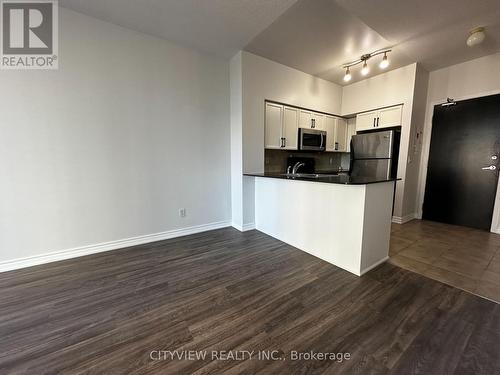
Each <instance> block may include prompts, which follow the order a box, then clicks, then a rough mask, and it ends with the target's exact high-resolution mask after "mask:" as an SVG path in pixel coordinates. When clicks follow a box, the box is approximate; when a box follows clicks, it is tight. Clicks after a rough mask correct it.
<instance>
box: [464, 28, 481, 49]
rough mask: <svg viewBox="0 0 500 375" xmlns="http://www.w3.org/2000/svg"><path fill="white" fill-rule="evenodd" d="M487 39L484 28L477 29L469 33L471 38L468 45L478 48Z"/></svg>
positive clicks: (468, 39)
mask: <svg viewBox="0 0 500 375" xmlns="http://www.w3.org/2000/svg"><path fill="white" fill-rule="evenodd" d="M485 37H486V34H485V33H484V27H476V28H475V29H472V30H471V31H470V32H469V37H468V38H467V45H468V46H469V47H474V46H477V45H478V44H481V43H482V42H483V40H484V38H485Z"/></svg>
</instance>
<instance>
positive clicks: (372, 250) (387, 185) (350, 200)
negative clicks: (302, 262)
mask: <svg viewBox="0 0 500 375" xmlns="http://www.w3.org/2000/svg"><path fill="white" fill-rule="evenodd" d="M245 176H249V177H254V178H255V225H256V229H258V230H259V231H261V232H264V233H266V234H268V235H270V236H272V237H275V238H277V239H279V240H281V241H283V242H286V243H288V244H290V245H292V246H295V247H297V248H299V249H301V250H303V251H305V252H307V253H310V254H312V255H314V256H317V257H318V258H321V259H323V260H325V261H327V262H329V263H332V264H334V265H336V266H338V267H340V268H343V269H345V270H347V271H349V272H352V273H353V274H355V275H358V276H360V275H362V274H364V273H365V272H367V271H369V270H370V269H372V268H374V267H376V266H377V265H379V264H380V263H383V262H384V261H386V260H387V259H388V257H389V238H390V232H391V217H392V203H393V195H394V184H395V179H385V178H369V177H352V176H349V175H328V176H322V175H314V174H303V175H301V174H297V175H290V174H277V173H256V174H245Z"/></svg>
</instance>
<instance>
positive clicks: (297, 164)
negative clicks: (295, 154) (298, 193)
mask: <svg viewBox="0 0 500 375" xmlns="http://www.w3.org/2000/svg"><path fill="white" fill-rule="evenodd" d="M304 165H306V163H302V162H300V161H298V162H297V163H295V165H294V166H293V168H292V173H293V174H295V173H297V170H298V169H299V168H300V167H303V166H304Z"/></svg>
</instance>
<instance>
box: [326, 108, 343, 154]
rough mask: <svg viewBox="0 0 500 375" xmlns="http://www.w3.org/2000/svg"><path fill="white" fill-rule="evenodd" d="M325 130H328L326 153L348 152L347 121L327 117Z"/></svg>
mask: <svg viewBox="0 0 500 375" xmlns="http://www.w3.org/2000/svg"><path fill="white" fill-rule="evenodd" d="M324 118H325V120H324V130H326V151H338V152H347V123H346V120H344V119H342V118H338V117H333V116H328V115H326V116H325V117H324Z"/></svg>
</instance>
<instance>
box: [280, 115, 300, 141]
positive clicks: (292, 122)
mask: <svg viewBox="0 0 500 375" xmlns="http://www.w3.org/2000/svg"><path fill="white" fill-rule="evenodd" d="M283 109H284V112H283V130H282V137H283V148H284V149H285V150H297V149H298V147H297V146H298V145H297V139H298V133H299V110H298V109H296V108H290V107H283Z"/></svg>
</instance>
